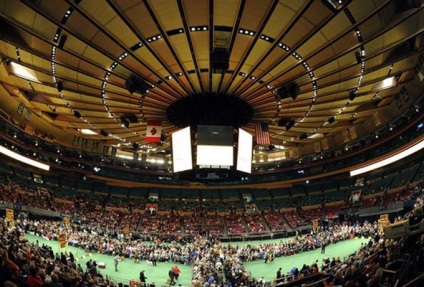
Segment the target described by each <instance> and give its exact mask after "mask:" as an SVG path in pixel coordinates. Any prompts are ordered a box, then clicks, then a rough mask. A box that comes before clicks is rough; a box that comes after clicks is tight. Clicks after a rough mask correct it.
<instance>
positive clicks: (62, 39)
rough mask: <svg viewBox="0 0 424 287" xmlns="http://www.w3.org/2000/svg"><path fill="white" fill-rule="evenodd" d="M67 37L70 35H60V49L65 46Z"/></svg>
mask: <svg viewBox="0 0 424 287" xmlns="http://www.w3.org/2000/svg"><path fill="white" fill-rule="evenodd" d="M67 39H68V36H66V35H62V36H61V37H60V40H59V44H58V47H59V48H60V49H63V46H65V42H66V40H67Z"/></svg>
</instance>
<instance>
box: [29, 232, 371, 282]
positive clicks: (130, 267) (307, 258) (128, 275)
mask: <svg viewBox="0 0 424 287" xmlns="http://www.w3.org/2000/svg"><path fill="white" fill-rule="evenodd" d="M25 238H27V239H28V240H29V241H30V242H36V240H38V241H39V244H40V245H41V244H47V245H50V246H51V247H52V248H53V251H54V252H58V251H59V246H58V243H57V242H56V241H47V240H45V239H43V238H41V237H37V236H34V235H30V234H26V235H25ZM283 240H288V239H283ZM279 241H280V239H277V240H276V239H274V240H272V241H261V242H259V241H253V242H247V241H245V242H232V243H231V244H232V245H237V244H238V245H239V246H241V245H247V244H249V243H250V244H252V245H259V244H260V243H268V242H279ZM364 242H368V240H367V239H359V238H357V239H352V240H346V241H343V242H339V243H337V244H333V245H329V246H327V248H326V253H325V254H321V250H320V249H317V250H314V251H309V252H304V253H300V254H296V255H292V256H288V257H281V258H276V259H275V260H274V261H273V262H268V263H267V264H265V263H264V261H263V260H261V261H252V262H246V263H245V266H246V269H247V270H248V271H250V273H251V275H252V276H254V277H256V278H260V277H264V279H266V280H273V279H274V278H275V274H276V272H277V270H278V268H280V267H282V270H283V272H285V273H286V272H288V271H289V270H290V269H291V268H292V267H293V266H296V267H298V268H300V267H302V265H303V264H311V263H313V262H314V261H315V260H318V261H319V265H321V261H322V259H323V258H329V257H330V258H331V257H340V258H341V259H343V258H344V257H345V256H348V255H349V254H351V253H353V252H354V251H355V250H357V249H358V248H359V247H360V246H361V243H364ZM64 251H67V252H72V253H73V254H74V256H75V258H76V260H77V263H79V264H81V266H82V267H83V269H84V270H85V263H86V262H87V261H88V260H89V259H93V260H96V261H97V262H105V263H106V268H105V269H99V271H100V273H101V274H103V275H104V276H109V277H111V278H112V279H113V281H114V282H116V283H118V282H122V283H124V284H129V281H130V280H138V278H139V273H140V271H141V270H145V275H146V276H147V282H152V281H153V282H155V283H156V285H157V286H161V285H165V282H166V279H167V278H168V271H169V269H171V267H172V266H174V265H175V264H171V263H162V262H158V264H157V266H156V267H155V266H152V265H148V264H147V263H146V262H145V261H143V262H140V263H134V262H133V261H131V260H129V259H125V260H123V261H121V262H119V264H118V272H115V269H114V264H113V257H112V256H108V255H103V254H97V253H87V252H85V251H84V250H82V249H80V248H75V247H72V246H68V247H67V248H66V249H60V251H59V252H64ZM178 267H179V268H180V270H181V274H180V278H179V280H178V281H177V284H181V285H182V286H190V283H191V267H190V266H186V265H182V264H178Z"/></svg>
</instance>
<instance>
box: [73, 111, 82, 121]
mask: <svg viewBox="0 0 424 287" xmlns="http://www.w3.org/2000/svg"><path fill="white" fill-rule="evenodd" d="M74 116H75V117H76V118H78V119H79V118H81V113H80V112H78V111H74Z"/></svg>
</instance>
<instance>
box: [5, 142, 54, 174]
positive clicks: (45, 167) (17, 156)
mask: <svg viewBox="0 0 424 287" xmlns="http://www.w3.org/2000/svg"><path fill="white" fill-rule="evenodd" d="M0 153H2V154H4V155H6V156H8V157H11V158H13V159H15V160H17V161H20V162H22V163H25V164H28V165H31V166H34V167H37V168H39V169H43V170H47V171H48V170H50V166H49V165H47V164H44V163H41V162H38V161H35V160H33V159H30V158H28V157H25V156H22V155H20V154H18V153H16V152H14V151H11V150H9V149H7V148H5V147H2V146H0Z"/></svg>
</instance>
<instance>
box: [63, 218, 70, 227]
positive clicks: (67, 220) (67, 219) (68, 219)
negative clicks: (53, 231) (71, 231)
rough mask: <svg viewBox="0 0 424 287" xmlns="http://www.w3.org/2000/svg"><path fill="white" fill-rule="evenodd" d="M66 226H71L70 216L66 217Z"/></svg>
mask: <svg viewBox="0 0 424 287" xmlns="http://www.w3.org/2000/svg"><path fill="white" fill-rule="evenodd" d="M64 219H65V225H66V226H68V227H69V226H71V218H70V217H69V215H67V216H65V218H64Z"/></svg>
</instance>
